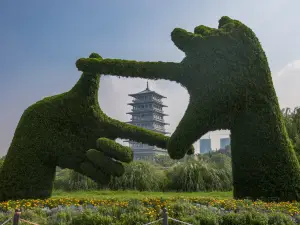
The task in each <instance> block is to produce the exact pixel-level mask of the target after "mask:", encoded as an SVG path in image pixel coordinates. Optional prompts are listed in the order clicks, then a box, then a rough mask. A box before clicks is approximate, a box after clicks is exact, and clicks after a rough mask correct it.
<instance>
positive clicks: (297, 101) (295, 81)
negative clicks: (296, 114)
mask: <svg viewBox="0 0 300 225" xmlns="http://www.w3.org/2000/svg"><path fill="white" fill-rule="evenodd" d="M273 81H274V86H275V90H276V93H277V96H278V100H279V104H280V107H281V108H283V107H290V108H293V107H296V106H300V88H299V87H300V85H299V84H300V60H295V61H293V62H290V63H288V64H287V65H286V66H284V67H283V68H282V69H281V70H280V71H279V72H278V73H277V74H275V75H274V76H273Z"/></svg>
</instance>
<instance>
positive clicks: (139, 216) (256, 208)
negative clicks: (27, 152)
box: [0, 197, 300, 224]
mask: <svg viewBox="0 0 300 225" xmlns="http://www.w3.org/2000/svg"><path fill="white" fill-rule="evenodd" d="M164 207H165V208H167V210H168V214H169V216H171V217H173V218H178V219H181V220H185V221H187V222H191V223H192V222H194V223H198V221H199V220H203V217H205V220H207V218H209V220H212V221H215V222H213V223H211V224H223V223H221V222H220V221H223V220H224V221H226V218H227V220H228V218H229V220H230V221H231V220H234V219H236V217H241V218H242V219H241V218H240V219H239V220H245V221H246V222H245V223H249V219H248V220H247V218H248V217H249V218H250V217H251V218H252V219H253V218H256V217H257V218H259V220H261V221H262V222H259V223H257V224H273V223H264V222H263V221H270V220H271V219H270V218H273V220H278V218H277V217H278V216H279V217H280V218H284V220H288V221H290V222H291V223H283V224H297V223H298V218H299V216H298V215H299V214H300V205H299V203H298V202H280V203H275V202H273V203H266V202H262V201H255V202H253V201H250V200H233V199H213V198H203V197H199V198H195V197H191V198H186V197H185V198H183V197H171V198H165V199H163V198H145V199H142V200H137V199H131V200H118V199H113V198H112V199H103V200H98V199H97V200H96V199H76V198H51V199H46V200H38V199H36V200H19V201H7V202H1V203H0V210H1V211H2V214H3V215H6V217H3V216H1V218H3V219H2V220H4V219H5V218H8V216H9V215H11V214H12V213H13V211H14V209H16V208H20V209H21V210H22V212H24V213H22V215H24V216H25V217H26V215H27V214H28V212H30V211H31V212H36V213H37V212H38V213H37V214H38V215H39V216H40V217H41V219H42V218H44V220H43V222H41V221H39V223H40V224H57V221H56V220H59V221H61V220H66V221H65V224H76V223H75V222H74V221H77V220H80V221H81V223H82V220H84V219H85V220H88V219H89V218H93V221H94V220H95V218H96V219H98V220H97V221H98V222H99V221H100V222H101V221H102V222H101V223H103V224H105V223H104V222H103V221H104V220H105V221H110V222H109V223H108V224H143V223H146V222H149V221H153V220H156V219H158V218H160V217H161V215H160V213H161V209H162V208H164ZM249 213H250V214H249ZM62 214H64V215H65V214H66V215H67V214H69V216H66V215H65V216H63V218H60V217H61V215H62ZM30 215H31V214H30ZM96 215H97V216H96ZM122 215H123V216H122ZM249 215H250V216H249ZM49 216H50V217H49ZM47 217H49V218H51V217H52V218H54V217H55V218H56V219H55V221H56V222H53V223H52V222H51V223H50V222H49V221H48V220H49V219H45V218H47ZM94 217H95V218H94ZM104 217H105V218H104ZM275 217H276V219H274V218H275ZM26 218H27V219H34V220H35V222H37V221H36V220H38V219H39V217H37V216H36V217H34V218H32V217H26ZM57 218H60V219H57ZM71 218H73V219H71ZM78 218H80V219H78ZM99 218H101V220H100V219H99ZM103 218H104V219H103ZM47 221H48V222H47ZM67 221H68V222H67ZM130 221H131V222H130ZM134 221H135V222H134ZM137 221H140V222H139V223H136V222H137ZM0 222H1V221H0ZM113 222H114V223H113ZM224 224H226V223H224ZM231 224H235V223H231ZM239 224H242V223H239Z"/></svg>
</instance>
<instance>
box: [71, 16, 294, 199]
mask: <svg viewBox="0 0 300 225" xmlns="http://www.w3.org/2000/svg"><path fill="white" fill-rule="evenodd" d="M171 39H172V41H173V42H174V44H175V45H176V46H177V47H178V48H179V49H180V50H182V51H183V52H184V53H185V58H184V59H183V60H182V62H181V63H173V62H136V61H127V60H120V59H103V60H99V59H79V60H78V61H77V62H76V65H77V68H78V69H79V70H81V71H85V72H93V73H95V72H97V73H101V74H114V75H117V76H124V77H141V78H147V79H166V80H171V81H176V82H178V83H180V84H181V85H183V86H184V87H186V89H187V90H188V93H189V95H190V102H189V105H188V107H187V110H186V112H185V115H184V117H183V118H182V120H181V121H180V123H179V125H178V127H177V128H176V130H175V132H174V133H173V135H172V137H171V139H170V141H169V143H168V151H169V154H170V156H171V157H172V158H173V159H179V158H181V157H183V156H184V154H185V151H183V149H187V146H189V145H190V144H192V143H193V142H195V141H196V140H197V139H199V138H200V137H201V136H202V135H204V134H205V133H206V132H208V131H211V130H218V129H230V130H231V138H232V142H231V146H232V167H233V186H234V197H235V198H245V197H252V198H260V197H265V198H267V197H277V198H279V199H280V200H300V196H299V194H300V192H299V191H300V189H299V188H300V169H299V163H298V161H297V159H296V156H295V153H294V151H293V148H292V146H291V143H290V142H289V139H288V136H287V133H286V130H285V126H284V124H283V120H282V116H281V113H280V108H279V104H278V100H277V97H276V93H275V90H274V87H273V83H272V78H271V73H270V69H269V66H268V62H267V58H266V55H265V53H264V51H263V49H262V47H261V45H260V43H259V41H258V39H257V37H256V36H255V34H254V33H253V31H252V30H251V29H249V28H248V27H247V26H245V25H244V24H242V23H241V22H239V21H237V20H232V19H230V18H229V17H222V18H221V19H220V21H219V27H218V29H214V28H209V27H205V26H202V25H201V26H198V27H196V28H195V30H194V33H191V32H187V31H185V30H183V29H180V28H175V29H174V30H173V31H172V33H171Z"/></svg>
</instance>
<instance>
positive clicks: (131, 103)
mask: <svg viewBox="0 0 300 225" xmlns="http://www.w3.org/2000/svg"><path fill="white" fill-rule="evenodd" d="M145 103H155V104H156V105H159V106H161V107H168V106H167V105H164V104H162V103H160V102H157V101H155V100H148V101H147V100H146V101H138V102H130V103H128V104H127V105H132V106H133V105H141V104H145Z"/></svg>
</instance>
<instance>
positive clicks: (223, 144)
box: [220, 137, 230, 149]
mask: <svg viewBox="0 0 300 225" xmlns="http://www.w3.org/2000/svg"><path fill="white" fill-rule="evenodd" d="M228 145H230V138H229V137H228V138H220V149H225V148H226V146H228Z"/></svg>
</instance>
